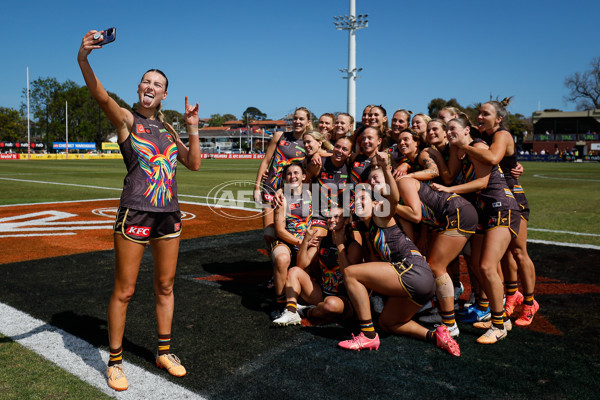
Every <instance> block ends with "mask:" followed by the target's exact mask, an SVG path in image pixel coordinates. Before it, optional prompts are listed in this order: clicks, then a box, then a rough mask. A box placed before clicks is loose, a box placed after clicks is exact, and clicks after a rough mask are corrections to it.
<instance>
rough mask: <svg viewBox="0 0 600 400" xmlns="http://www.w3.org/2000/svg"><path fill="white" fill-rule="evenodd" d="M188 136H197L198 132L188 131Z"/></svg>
mask: <svg viewBox="0 0 600 400" xmlns="http://www.w3.org/2000/svg"><path fill="white" fill-rule="evenodd" d="M187 134H188V135H189V136H198V132H188V133H187Z"/></svg>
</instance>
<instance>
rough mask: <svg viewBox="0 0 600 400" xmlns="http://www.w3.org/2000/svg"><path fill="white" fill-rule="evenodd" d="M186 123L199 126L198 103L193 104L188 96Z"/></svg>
mask: <svg viewBox="0 0 600 400" xmlns="http://www.w3.org/2000/svg"><path fill="white" fill-rule="evenodd" d="M184 116H185V124H186V125H192V126H198V122H199V118H198V103H196V105H195V106H191V105H190V103H189V102H188V97H187V96H185V114H184Z"/></svg>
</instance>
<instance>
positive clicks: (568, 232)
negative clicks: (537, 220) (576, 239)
mask: <svg viewBox="0 0 600 400" xmlns="http://www.w3.org/2000/svg"><path fill="white" fill-rule="evenodd" d="M527 230H528V231H535V232H550V233H566V234H567V235H577V236H600V234H598V233H585V232H571V231H555V230H553V229H541V228H527Z"/></svg>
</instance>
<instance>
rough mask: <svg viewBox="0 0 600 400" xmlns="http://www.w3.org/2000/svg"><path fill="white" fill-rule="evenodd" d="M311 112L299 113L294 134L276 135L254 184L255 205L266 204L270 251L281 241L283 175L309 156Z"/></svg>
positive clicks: (266, 235) (302, 108) (265, 215)
mask: <svg viewBox="0 0 600 400" xmlns="http://www.w3.org/2000/svg"><path fill="white" fill-rule="evenodd" d="M311 115H312V114H311V112H310V111H308V109H306V108H304V107H300V108H298V109H296V111H295V112H294V119H293V122H292V131H291V132H277V133H275V134H274V135H273V138H272V139H271V142H269V147H268V148H267V151H266V153H265V158H263V160H262V161H261V163H260V166H259V167H258V172H257V174H256V182H255V183H254V201H255V202H256V203H258V204H263V209H262V214H263V235H264V238H265V242H266V243H267V248H270V247H271V245H272V243H273V242H274V241H275V239H276V238H277V235H276V234H275V228H274V226H273V208H272V202H273V196H275V193H276V192H277V190H278V189H280V188H281V187H282V185H283V177H282V171H283V168H284V167H285V166H287V165H290V164H291V163H293V162H302V161H304V158H305V156H306V151H305V149H304V143H303V136H304V134H305V133H306V132H308V131H309V130H311V129H312V120H311Z"/></svg>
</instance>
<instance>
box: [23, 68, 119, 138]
mask: <svg viewBox="0 0 600 400" xmlns="http://www.w3.org/2000/svg"><path fill="white" fill-rule="evenodd" d="M31 87H32V89H31V90H30V94H29V97H30V104H31V111H32V116H33V119H34V120H35V121H37V123H38V126H39V127H40V129H41V130H42V132H44V133H45V134H46V142H47V146H48V148H51V144H50V142H51V141H53V140H64V138H65V103H67V104H68V112H69V139H70V140H72V141H93V142H96V144H97V145H98V146H100V145H101V142H102V141H104V140H105V139H106V137H107V136H108V135H109V134H110V133H111V132H114V127H113V126H112V125H111V124H110V122H109V121H108V119H107V118H106V116H104V114H103V113H102V112H101V110H100V106H99V105H98V103H96V101H95V100H94V98H93V97H92V95H91V94H90V92H89V90H88V89H87V87H85V86H83V87H82V86H79V85H77V84H76V83H75V82H73V81H70V80H67V81H66V82H64V83H60V82H58V81H57V80H56V78H44V79H42V78H38V79H36V80H35V81H33V83H32V85H31ZM108 94H109V96H111V97H112V98H113V99H115V101H116V102H117V104H119V105H120V106H121V107H124V108H130V107H129V105H128V104H127V103H126V102H125V101H123V100H122V99H121V98H119V96H117V95H116V94H114V93H111V92H108ZM23 95H24V97H26V95H27V93H26V89H23ZM26 108H27V105H26V103H25V102H22V103H21V111H22V113H24V110H26Z"/></svg>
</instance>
